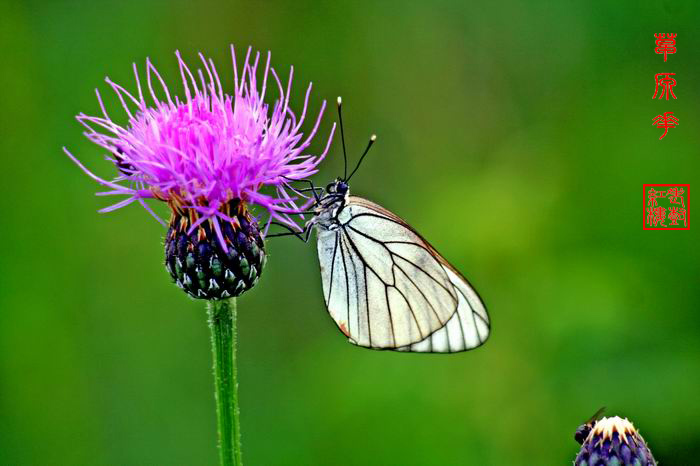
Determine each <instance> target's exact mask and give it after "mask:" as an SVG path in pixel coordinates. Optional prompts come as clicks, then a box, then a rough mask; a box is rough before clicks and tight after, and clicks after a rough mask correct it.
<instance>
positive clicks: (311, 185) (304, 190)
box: [282, 176, 323, 202]
mask: <svg viewBox="0 0 700 466" xmlns="http://www.w3.org/2000/svg"><path fill="white" fill-rule="evenodd" d="M282 178H284V179H285V180H287V181H298V182H299V183H308V184H309V187H308V188H300V189H296V188H294V187H292V189H293V190H294V191H296V192H298V193H307V192H309V191H311V192H313V194H314V199H315V200H316V202H318V201H320V200H321V194H323V188H321V187H318V186H314V182H313V181H311V180H293V179H291V178H287V177H286V176H283V177H282ZM317 190H320V193H319V192H318V191H317Z"/></svg>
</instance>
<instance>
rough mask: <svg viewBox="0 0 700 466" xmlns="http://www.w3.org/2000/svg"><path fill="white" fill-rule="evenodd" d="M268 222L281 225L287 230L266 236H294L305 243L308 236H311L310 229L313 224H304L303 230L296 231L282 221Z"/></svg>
mask: <svg viewBox="0 0 700 466" xmlns="http://www.w3.org/2000/svg"><path fill="white" fill-rule="evenodd" d="M270 224H271V225H278V226H281V227H282V228H285V229H286V230H288V231H286V232H284V233H274V234H272V235H267V236H266V238H279V237H282V236H296V237H297V238H299V239H300V240H302V241H303V242H305V243H308V242H309V238H310V237H311V229H312V227H313V225H306V226H305V227H304V231H296V230H293V229H292V228H291V227H290V226H288V225H285V224H283V223H279V222H270Z"/></svg>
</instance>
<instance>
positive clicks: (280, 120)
mask: <svg viewBox="0 0 700 466" xmlns="http://www.w3.org/2000/svg"><path fill="white" fill-rule="evenodd" d="M231 54H232V58H233V75H234V88H233V94H232V95H229V94H226V93H224V89H223V86H222V82H221V80H220V79H219V75H218V73H217V70H216V67H215V66H214V63H213V61H212V60H211V59H206V58H205V57H204V56H203V55H202V54H199V57H200V59H201V62H202V65H203V70H202V69H198V70H196V72H195V73H193V72H192V71H191V70H190V68H189V67H188V66H187V65H186V64H185V62H184V61H183V60H182V58H181V57H180V54H179V53H177V52H176V56H177V60H178V63H179V70H180V75H181V79H182V83H183V86H184V92H185V98H184V99H180V98H179V97H177V96H173V95H172V94H171V92H170V90H169V88H168V86H167V85H166V84H165V81H164V80H163V78H162V77H161V76H160V74H159V73H158V71H157V70H156V68H155V67H154V66H153V64H152V63H151V61H150V60H146V81H145V84H146V86H142V84H141V80H140V77H139V73H138V70H137V67H136V64H134V65H133V69H134V75H135V78H136V88H137V92H136V94H135V95H133V94H131V93H129V92H128V91H127V90H126V89H125V88H123V87H122V86H120V85H118V84H116V83H114V82H113V81H111V80H110V79H109V78H106V82H107V83H108V84H109V86H110V87H111V88H112V89H113V91H114V92H115V93H116V96H117V97H118V99H119V101H120V102H121V104H122V107H123V109H124V111H125V113H126V116H127V118H128V122H127V124H126V125H120V124H118V123H116V122H115V121H113V120H112V118H111V117H110V116H109V115H108V113H107V110H106V109H105V105H104V103H103V100H102V98H101V96H100V93H99V91H97V99H98V102H99V105H100V108H101V111H102V116H88V115H85V114H83V113H81V114H79V115H78V116H77V119H78V121H79V122H80V123H81V124H83V125H84V126H85V127H86V128H87V131H86V132H85V135H86V136H87V138H88V139H90V140H91V141H93V142H94V143H96V144H97V145H99V146H101V147H103V148H104V149H106V150H107V151H108V152H109V153H110V154H111V157H107V159H108V160H110V161H111V162H112V163H113V164H114V167H115V169H116V176H115V178H114V179H112V180H106V179H104V178H101V177H98V176H97V175H95V174H94V173H92V172H91V171H89V170H88V169H87V168H85V166H84V165H83V164H82V163H81V162H80V161H78V159H76V158H75V157H74V156H73V155H72V154H71V153H70V152H69V151H68V150H66V149H65V148H64V151H65V152H66V154H67V155H68V156H69V157H70V158H71V159H72V160H73V161H74V162H75V163H76V164H77V165H78V166H79V167H80V168H81V169H82V170H83V171H84V172H85V173H87V174H88V175H89V176H90V177H92V178H93V179H94V180H96V181H97V182H98V183H100V184H101V185H103V186H106V187H108V188H110V190H108V191H106V192H100V193H98V195H103V196H107V195H124V196H126V198H125V199H123V200H121V201H120V202H118V203H116V204H114V205H112V206H110V207H107V208H104V209H102V210H101V212H109V211H113V210H116V209H118V208H121V207H124V206H126V205H128V204H131V203H133V202H138V203H139V204H141V205H142V206H143V207H144V208H145V209H146V210H147V211H148V212H150V213H151V214H152V215H153V216H154V217H156V219H158V220H159V221H160V222H161V223H163V224H164V225H166V224H165V222H163V221H162V220H161V219H160V218H159V217H158V216H157V215H156V214H155V212H154V211H153V210H152V209H151V208H150V207H149V206H148V205H147V204H146V202H145V200H146V199H157V200H160V201H164V202H166V203H167V204H168V206H169V207H170V210H171V216H170V221H169V222H168V224H167V226H168V233H167V235H166V239H165V253H166V260H165V264H166V267H167V269H168V271H169V272H170V275H171V276H172V278H173V280H174V281H175V283H176V284H177V285H178V286H179V287H181V288H183V289H184V290H185V291H186V292H187V293H188V294H190V295H191V296H193V297H195V298H204V299H222V298H227V297H231V296H238V295H240V294H241V293H242V292H244V291H245V290H247V289H249V288H251V287H252V286H254V285H255V283H256V282H257V280H258V278H259V277H260V273H261V272H262V268H263V266H264V263H265V247H264V242H263V239H264V236H265V233H266V232H267V228H268V227H269V225H270V222H271V221H273V220H274V221H277V222H279V223H281V224H283V225H286V226H287V227H289V228H291V229H295V230H301V228H300V227H299V226H298V225H297V224H296V222H295V221H294V217H293V216H294V215H295V213H297V212H300V211H302V210H304V209H305V208H306V207H307V206H308V205H309V203H310V202H311V201H310V200H309V199H308V198H303V197H301V195H300V194H299V193H298V192H296V191H294V190H293V189H291V186H290V184H289V183H290V182H292V181H296V180H301V179H305V178H308V177H309V176H311V175H313V174H314V173H316V171H317V167H318V164H319V163H320V162H321V161H322V160H323V158H324V157H325V155H326V153H327V152H328V148H329V146H330V142H331V140H332V137H333V131H334V130H335V126H334V127H333V129H332V130H331V132H330V135H329V137H328V140H327V142H326V146H325V149H324V151H323V153H321V154H320V155H311V154H307V153H305V150H306V149H307V148H308V147H309V145H310V143H311V140H312V139H313V137H314V136H315V134H316V132H317V130H318V127H319V123H320V121H321V117H322V115H323V112H324V109H325V101H324V102H323V104H322V105H321V109H320V111H319V113H318V116H317V118H316V120H315V123H314V124H313V126H312V129H311V131H310V132H309V133H308V134H306V135H305V134H303V133H302V131H301V126H302V124H303V123H304V120H305V117H306V112H307V108H308V103H309V96H310V93H311V84H309V86H308V88H307V91H306V95H305V99H304V107H303V109H302V112H301V114H300V116H299V117H298V118H297V116H296V115H295V114H294V113H293V112H292V110H291V108H290V106H289V98H290V94H291V84H292V77H293V68H292V69H291V70H290V73H289V78H288V81H287V85H286V88H285V87H283V86H282V82H281V81H280V79H279V77H278V75H277V73H276V72H275V70H274V68H273V67H271V66H270V53H269V52H268V54H267V60H266V63H265V67H264V71H263V73H262V85H261V86H259V85H258V84H259V83H258V76H257V75H258V65H259V64H260V54H259V53H256V54H255V58H254V59H253V60H252V61H251V49H250V48H249V49H248V52H247V54H246V57H245V61H244V63H243V70H242V73H241V74H240V76H239V73H238V67H237V64H236V54H235V51H234V49H233V47H231ZM270 78H271V79H270ZM269 81H272V82H273V85H275V86H276V87H277V90H278V97H277V99H276V100H275V101H274V104H273V105H272V106H270V105H268V104H267V103H265V102H264V98H265V94H266V91H268V87H272V86H269V84H270V82H269ZM156 89H157V90H159V91H162V94H163V96H162V97H159V96H158V95H157V93H156ZM145 94H148V95H149V96H150V100H151V104H148V103H147V102H146V96H145ZM264 190H267V191H269V192H267V193H264V192H263V191H264ZM290 193H291V194H290ZM251 205H257V206H259V207H261V208H262V209H263V211H264V212H266V214H267V215H266V216H265V217H266V218H265V225H264V226H263V228H262V230H261V228H260V226H259V224H258V220H259V217H253V216H252V215H251V212H250V210H249V207H250V206H251Z"/></svg>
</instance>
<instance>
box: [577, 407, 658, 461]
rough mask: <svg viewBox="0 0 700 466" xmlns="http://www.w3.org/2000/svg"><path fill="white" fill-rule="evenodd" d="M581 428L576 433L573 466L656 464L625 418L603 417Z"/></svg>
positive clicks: (647, 448)
mask: <svg viewBox="0 0 700 466" xmlns="http://www.w3.org/2000/svg"><path fill="white" fill-rule="evenodd" d="M585 427H586V426H585V425H584V426H582V427H581V428H579V430H577V433H576V439H577V441H579V442H582V445H581V450H580V451H579V453H578V455H577V456H576V459H575V460H574V465H575V466H598V465H600V466H612V465H619V466H621V465H635V466H655V465H656V460H654V457H653V456H652V454H651V451H650V450H649V447H648V446H647V444H646V443H645V442H644V439H643V438H642V436H641V435H639V432H637V430H636V429H635V428H634V426H633V425H632V423H631V422H630V421H628V420H627V419H621V418H619V417H617V416H615V417H604V418H602V419H600V420H599V421H595V422H594V423H593V424H592V425H591V426H590V427H588V428H587V429H585ZM582 428H584V429H583V430H582ZM583 434H585V436H584V435H583Z"/></svg>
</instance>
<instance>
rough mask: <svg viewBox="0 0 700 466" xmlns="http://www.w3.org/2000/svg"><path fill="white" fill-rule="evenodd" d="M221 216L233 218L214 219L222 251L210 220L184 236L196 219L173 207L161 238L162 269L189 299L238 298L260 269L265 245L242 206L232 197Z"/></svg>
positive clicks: (189, 212)
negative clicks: (163, 243)
mask: <svg viewBox="0 0 700 466" xmlns="http://www.w3.org/2000/svg"><path fill="white" fill-rule="evenodd" d="M224 213H225V214H226V215H227V216H229V217H231V218H232V219H233V221H232V222H228V221H225V220H222V219H221V218H219V219H218V222H219V226H220V228H221V234H222V236H223V240H224V242H225V244H226V250H224V247H223V246H222V244H221V241H220V239H219V237H218V235H217V234H216V230H215V229H214V226H213V220H206V221H204V222H202V223H201V224H200V225H198V226H197V227H196V228H195V229H194V230H193V231H192V232H191V233H189V234H188V231H189V229H190V227H191V225H192V224H193V223H194V222H196V221H197V218H198V217H197V214H196V212H194V211H193V210H192V209H187V210H182V209H178V208H174V209H173V215H172V217H171V218H170V226H169V228H168V233H167V235H166V237H165V267H166V268H167V269H168V272H169V273H170V276H171V277H172V278H173V280H174V281H175V284H176V285H177V286H179V287H180V288H182V289H183V290H185V291H186V292H187V294H189V295H190V296H192V297H193V298H199V299H226V298H230V297H234V296H238V295H240V294H241V293H243V292H244V291H247V290H249V289H251V288H252V287H253V286H255V284H256V283H257V282H258V279H259V278H260V275H261V273H262V269H263V266H264V265H265V243H264V242H263V239H262V235H261V233H260V228H259V227H258V224H257V222H256V221H255V220H253V218H252V217H251V216H250V213H249V212H248V210H247V209H246V207H245V203H243V202H240V201H239V200H238V199H234V200H233V201H231V202H229V204H228V205H227V206H226V209H225V212H224Z"/></svg>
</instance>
